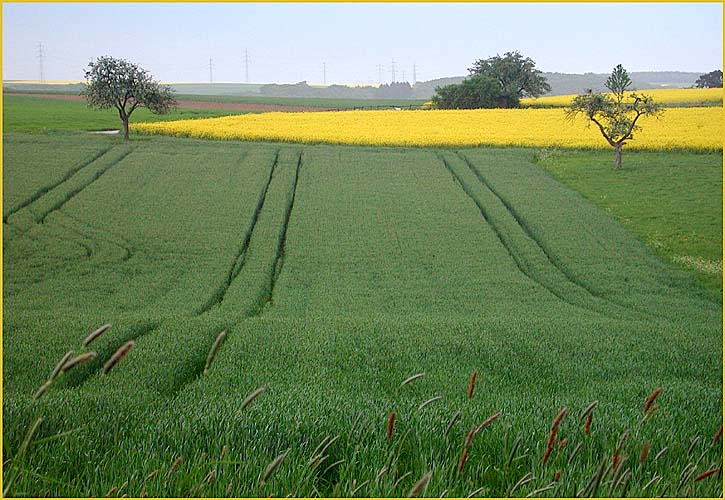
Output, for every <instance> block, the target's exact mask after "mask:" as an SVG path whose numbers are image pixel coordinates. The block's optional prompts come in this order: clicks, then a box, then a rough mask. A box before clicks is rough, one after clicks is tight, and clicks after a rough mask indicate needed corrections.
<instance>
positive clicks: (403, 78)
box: [401, 70, 405, 81]
mask: <svg viewBox="0 0 725 500" xmlns="http://www.w3.org/2000/svg"><path fill="white" fill-rule="evenodd" d="M402 73H403V77H402V78H401V80H402V81H405V70H403V71H402Z"/></svg>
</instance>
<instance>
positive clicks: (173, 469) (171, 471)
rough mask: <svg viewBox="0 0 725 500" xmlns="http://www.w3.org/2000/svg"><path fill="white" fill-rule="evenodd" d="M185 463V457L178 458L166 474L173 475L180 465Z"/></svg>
mask: <svg viewBox="0 0 725 500" xmlns="http://www.w3.org/2000/svg"><path fill="white" fill-rule="evenodd" d="M183 461H184V457H182V456H181V455H179V456H178V457H176V460H174V463H172V464H171V467H169V471H168V472H167V473H166V475H167V476H168V475H171V474H172V473H173V472H174V471H175V470H176V469H178V468H179V464H181V462H183Z"/></svg>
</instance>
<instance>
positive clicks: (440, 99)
mask: <svg viewBox="0 0 725 500" xmlns="http://www.w3.org/2000/svg"><path fill="white" fill-rule="evenodd" d="M468 71H469V75H468V77H467V78H465V79H464V80H463V81H462V82H461V83H459V84H453V85H446V86H445V87H437V88H436V95H435V96H434V97H433V105H434V106H435V107H437V108H441V109H472V108H516V107H518V106H519V104H520V100H521V98H522V97H539V96H540V95H543V94H545V93H546V92H549V91H550V90H551V87H550V86H549V84H548V83H546V78H544V76H543V74H542V73H541V71H539V70H537V69H536V64H535V63H534V61H532V60H531V58H528V57H523V56H522V55H521V54H520V53H518V52H506V53H505V54H504V55H503V57H502V56H499V55H497V56H495V57H489V58H488V59H478V60H477V61H476V62H474V63H473V67H472V68H469V69H468Z"/></svg>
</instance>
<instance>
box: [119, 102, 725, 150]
mask: <svg viewBox="0 0 725 500" xmlns="http://www.w3.org/2000/svg"><path fill="white" fill-rule="evenodd" d="M641 124H642V127H643V130H642V131H641V132H639V133H638V134H637V135H636V136H635V140H633V141H630V142H629V143H628V145H627V146H626V147H627V148H631V149H707V150H722V143H723V127H722V125H723V108H721V107H698V108H672V109H668V110H666V111H665V113H664V116H663V117H661V118H659V119H655V118H647V119H642V120H641ZM133 128H134V130H135V131H137V132H140V133H145V134H164V135H173V136H179V137H197V138H206V139H229V140H243V141H284V142H300V143H330V144H357V145H388V146H482V145H495V146H539V147H575V148H604V149H606V148H609V147H610V146H609V145H608V144H607V143H606V141H605V140H604V139H603V138H602V137H601V135H600V133H599V131H598V130H597V129H596V127H587V122H586V121H585V120H584V119H577V120H576V121H574V122H572V121H568V120H566V118H565V116H564V111H563V110H562V109H478V110H434V111H394V110H390V111H331V112H307V113H261V114H246V115H235V116H226V117H222V118H207V119H195V120H179V121H170V122H158V123H139V124H136V125H135V126H134V127H133Z"/></svg>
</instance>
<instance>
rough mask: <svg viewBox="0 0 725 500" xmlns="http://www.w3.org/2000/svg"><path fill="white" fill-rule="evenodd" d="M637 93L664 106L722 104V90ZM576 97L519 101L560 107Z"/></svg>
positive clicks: (564, 96) (527, 103) (669, 90)
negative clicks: (650, 97) (647, 96)
mask: <svg viewBox="0 0 725 500" xmlns="http://www.w3.org/2000/svg"><path fill="white" fill-rule="evenodd" d="M637 92H638V93H641V94H647V95H649V96H652V97H653V98H654V100H655V102H658V103H660V104H663V105H665V106H672V105H676V104H680V105H688V104H689V105H692V104H718V103H719V104H722V97H723V89H648V90H637ZM574 97H576V95H574V94H571V95H554V96H549V97H539V98H526V99H521V104H522V105H523V106H534V107H537V106H543V107H561V108H563V107H564V106H568V105H569V104H571V101H572V99H574Z"/></svg>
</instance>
